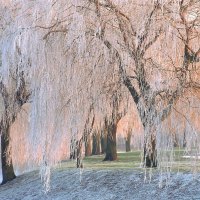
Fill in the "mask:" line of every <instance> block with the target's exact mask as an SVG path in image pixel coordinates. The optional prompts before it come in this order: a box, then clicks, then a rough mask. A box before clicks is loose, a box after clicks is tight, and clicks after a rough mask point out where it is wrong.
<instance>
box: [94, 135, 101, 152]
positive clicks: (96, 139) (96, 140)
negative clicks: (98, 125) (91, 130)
mask: <svg viewBox="0 0 200 200" xmlns="http://www.w3.org/2000/svg"><path fill="white" fill-rule="evenodd" d="M100 154H101V152H100V134H99V133H96V134H93V143H92V155H100Z"/></svg>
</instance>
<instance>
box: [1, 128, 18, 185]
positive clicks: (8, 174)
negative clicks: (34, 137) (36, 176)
mask: <svg viewBox="0 0 200 200" xmlns="http://www.w3.org/2000/svg"><path fill="white" fill-rule="evenodd" d="M9 130H10V128H9V127H7V128H5V132H3V133H2V135H1V163H2V183H1V184H5V183H6V182H8V181H11V180H13V179H14V178H15V177H16V176H15V173H14V169H13V164H12V159H11V158H10V159H11V160H10V159H9V158H8V154H7V150H8V147H9ZM9 161H10V162H9Z"/></svg>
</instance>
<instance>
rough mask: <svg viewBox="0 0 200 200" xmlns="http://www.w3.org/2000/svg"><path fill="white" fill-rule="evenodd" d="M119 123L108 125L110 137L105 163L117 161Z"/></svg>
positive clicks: (108, 138) (108, 136)
mask: <svg viewBox="0 0 200 200" xmlns="http://www.w3.org/2000/svg"><path fill="white" fill-rule="evenodd" d="M116 133H117V123H116V124H115V123H111V124H109V125H108V135H107V148H106V156H105V158H104V161H114V160H117V145H116V144H117V142H116V140H117V139H116Z"/></svg>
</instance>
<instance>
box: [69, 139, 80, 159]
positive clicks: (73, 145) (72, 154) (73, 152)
mask: <svg viewBox="0 0 200 200" xmlns="http://www.w3.org/2000/svg"><path fill="white" fill-rule="evenodd" d="M77 144H78V143H77V141H76V140H75V139H71V143H70V157H69V159H70V160H74V159H76V148H77Z"/></svg>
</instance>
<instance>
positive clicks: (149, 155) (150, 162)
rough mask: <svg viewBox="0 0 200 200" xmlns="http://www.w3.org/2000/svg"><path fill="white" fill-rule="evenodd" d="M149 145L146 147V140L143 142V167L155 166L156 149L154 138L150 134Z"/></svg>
mask: <svg viewBox="0 0 200 200" xmlns="http://www.w3.org/2000/svg"><path fill="white" fill-rule="evenodd" d="M150 143H151V144H150V145H151V147H150V150H147V149H148V145H149V144H147V142H145V144H144V165H145V167H148V168H149V167H157V151H156V139H155V138H153V137H152V136H151V142H150Z"/></svg>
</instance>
